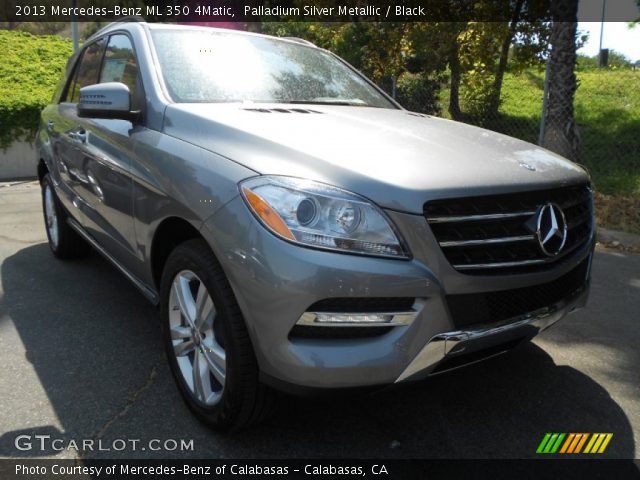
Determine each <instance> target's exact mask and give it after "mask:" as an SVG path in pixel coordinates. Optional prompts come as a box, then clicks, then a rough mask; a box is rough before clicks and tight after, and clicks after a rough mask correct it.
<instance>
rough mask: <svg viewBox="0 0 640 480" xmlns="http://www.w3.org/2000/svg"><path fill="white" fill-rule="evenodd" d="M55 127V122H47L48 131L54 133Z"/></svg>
mask: <svg viewBox="0 0 640 480" xmlns="http://www.w3.org/2000/svg"><path fill="white" fill-rule="evenodd" d="M53 126H54V124H53V120H49V121H48V122H47V130H48V131H50V132H53Z"/></svg>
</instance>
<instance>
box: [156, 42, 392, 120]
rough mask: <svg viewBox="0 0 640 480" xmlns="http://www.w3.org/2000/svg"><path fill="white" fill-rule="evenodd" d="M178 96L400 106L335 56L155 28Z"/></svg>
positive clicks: (192, 99) (160, 56)
mask: <svg viewBox="0 0 640 480" xmlns="http://www.w3.org/2000/svg"><path fill="white" fill-rule="evenodd" d="M152 37H153V42H154V44H155V50H156V54H157V57H158V61H159V64H160V69H161V71H162V75H163V77H164V81H165V84H166V85H167V88H168V90H169V93H170V95H171V97H173V100H174V101H176V102H179V103H195V102H199V103H214V102H269V103H274V102H275V103H302V104H304V103H309V104H337V105H358V106H368V107H380V108H396V107H395V106H394V105H393V104H392V103H391V102H390V101H389V100H387V99H386V98H385V97H384V96H383V95H381V94H380V93H379V92H378V91H376V89H375V88H373V87H372V86H371V85H369V83H368V82H367V81H366V80H365V79H364V78H362V77H361V76H360V75H358V74H357V73H355V72H354V71H353V70H351V69H350V68H349V67H347V66H346V65H345V64H344V63H342V62H341V61H340V60H338V59H337V58H335V57H333V55H331V54H329V53H327V52H325V51H323V50H320V49H317V48H313V47H308V46H305V45H301V44H297V43H293V42H286V41H281V40H277V39H271V38H268V37H261V36H254V35H242V34H238V33H233V32H224V31H219V30H211V31H207V30H170V29H153V30H152Z"/></svg>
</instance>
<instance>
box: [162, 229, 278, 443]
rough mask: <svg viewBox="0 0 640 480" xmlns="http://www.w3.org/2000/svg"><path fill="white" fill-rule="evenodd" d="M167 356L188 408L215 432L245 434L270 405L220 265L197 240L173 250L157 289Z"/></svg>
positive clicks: (269, 394)
mask: <svg viewBox="0 0 640 480" xmlns="http://www.w3.org/2000/svg"><path fill="white" fill-rule="evenodd" d="M160 290H161V297H162V298H161V309H162V324H163V335H164V341H165V349H166V352H167V357H168V359H169V364H170V366H171V371H172V373H173V376H174V378H175V380H176V383H177V385H178V388H179V390H180V393H181V394H182V396H183V398H184V400H185V402H186V403H187V405H188V406H189V408H190V409H191V410H192V411H193V412H194V413H195V414H196V415H197V416H198V417H199V418H200V419H201V420H203V421H204V422H206V423H207V424H209V425H210V426H212V427H213V428H214V429H216V430H221V431H226V430H235V429H239V428H242V427H246V426H248V425H250V424H252V423H255V422H256V421H258V420H260V419H261V418H263V417H264V416H265V414H266V413H267V412H268V411H269V410H270V409H271V408H272V406H273V404H274V392H273V391H271V390H270V389H269V388H268V387H266V386H265V385H262V384H261V383H260V381H259V379H258V366H257V362H256V359H255V355H254V352H253V348H252V345H251V341H250V339H249V335H248V332H247V329H246V326H245V324H244V319H243V317H242V314H241V312H240V309H239V307H238V305H237V303H236V300H235V297H234V295H233V292H232V290H231V286H230V285H229V283H228V281H227V279H226V277H225V275H224V272H223V271H222V268H221V267H220V264H219V263H218V261H217V259H216V258H215V256H214V255H213V252H212V251H211V249H210V248H209V246H208V245H207V244H206V243H205V242H204V241H203V240H190V241H187V242H185V243H183V244H181V245H179V246H178V247H177V248H176V249H175V250H174V251H173V252H172V253H171V255H170V256H169V258H168V260H167V263H166V265H165V268H164V271H163V275H162V282H161V289H160Z"/></svg>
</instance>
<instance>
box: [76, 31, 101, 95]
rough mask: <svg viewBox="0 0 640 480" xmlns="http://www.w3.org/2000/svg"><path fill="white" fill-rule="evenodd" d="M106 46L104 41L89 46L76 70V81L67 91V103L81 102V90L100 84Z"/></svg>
mask: <svg viewBox="0 0 640 480" xmlns="http://www.w3.org/2000/svg"><path fill="white" fill-rule="evenodd" d="M104 45H105V41H104V39H100V40H98V41H97V42H95V43H92V44H91V45H89V47H87V49H86V50H85V51H84V52H83V54H82V58H81V59H80V64H79V65H78V67H77V68H76V74H75V79H74V81H73V83H72V84H71V85H70V87H69V90H68V91H67V98H66V101H67V102H73V103H78V101H79V100H80V89H81V88H82V87H86V86H87V85H94V84H96V83H98V74H99V72H100V63H101V62H102V54H103V53H104Z"/></svg>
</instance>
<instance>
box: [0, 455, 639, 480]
mask: <svg viewBox="0 0 640 480" xmlns="http://www.w3.org/2000/svg"><path fill="white" fill-rule="evenodd" d="M362 477H368V478H380V479H394V480H395V479H399V480H413V479H416V480H418V479H419V480H428V479H431V478H448V479H485V478H486V479H492V480H494V479H501V478H509V479H511V478H512V479H518V480H519V479H523V478H532V479H533V478H535V479H547V478H550V479H551V478H552V479H559V480H564V479H567V478H580V479H590V478H602V479H616V480H618V479H636V478H639V479H640V461H637V460H636V461H632V460H547V459H540V460H535V459H531V460H418V459H414V460H382V459H380V460H373V459H366V460H365V459H353V460H346V459H335V460H332V459H307V460H300V459H295V460H285V459H279V460H263V459H243V460H190V459H185V460H178V459H171V460H91V459H81V460H62V459H61V460H56V459H0V479H2V480H12V479H21V480H36V479H37V480H50V479H65V480H75V479H105V480H118V479H132V478H134V479H135V478H140V479H143V478H144V479H146V478H153V479H167V480H168V479H185V478H188V479H206V478H212V479H213V478H216V479H253V478H256V479H257V478H260V479H264V478H271V479H291V480H296V479H325V478H326V479H329V478H345V479H346V478H352V479H353V478H362Z"/></svg>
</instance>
